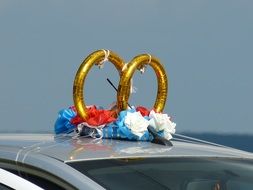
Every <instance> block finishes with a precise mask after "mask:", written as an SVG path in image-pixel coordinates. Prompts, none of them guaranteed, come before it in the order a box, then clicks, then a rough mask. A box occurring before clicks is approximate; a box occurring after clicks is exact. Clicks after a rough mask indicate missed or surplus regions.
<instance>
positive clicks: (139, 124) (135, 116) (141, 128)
mask: <svg viewBox="0 0 253 190" xmlns="http://www.w3.org/2000/svg"><path fill="white" fill-rule="evenodd" d="M124 123H125V125H126V126H127V127H128V128H129V129H130V130H131V132H132V133H133V134H135V135H137V136H139V137H142V136H143V134H144V133H145V131H147V127H148V125H149V121H148V120H146V119H145V118H144V117H143V116H142V115H141V113H140V112H134V113H131V112H127V115H126V117H125V121H124Z"/></svg>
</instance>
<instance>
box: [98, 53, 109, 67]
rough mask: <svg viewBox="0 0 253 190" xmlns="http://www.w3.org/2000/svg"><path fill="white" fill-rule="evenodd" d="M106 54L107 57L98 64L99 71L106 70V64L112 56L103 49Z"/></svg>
mask: <svg viewBox="0 0 253 190" xmlns="http://www.w3.org/2000/svg"><path fill="white" fill-rule="evenodd" d="M102 50H103V52H104V54H105V57H104V59H103V60H102V61H100V62H99V64H98V68H99V69H102V68H104V62H106V61H108V58H109V55H110V50H105V49H102Z"/></svg>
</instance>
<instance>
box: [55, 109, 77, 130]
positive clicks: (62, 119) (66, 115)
mask: <svg viewBox="0 0 253 190" xmlns="http://www.w3.org/2000/svg"><path fill="white" fill-rule="evenodd" d="M75 116H76V112H74V111H73V110H72V109H71V108H68V109H63V110H61V111H59V113H58V118H57V120H56V122H55V124H54V132H55V134H60V133H68V132H71V131H73V129H74V128H75V126H74V125H73V124H71V119H72V118H74V117H75Z"/></svg>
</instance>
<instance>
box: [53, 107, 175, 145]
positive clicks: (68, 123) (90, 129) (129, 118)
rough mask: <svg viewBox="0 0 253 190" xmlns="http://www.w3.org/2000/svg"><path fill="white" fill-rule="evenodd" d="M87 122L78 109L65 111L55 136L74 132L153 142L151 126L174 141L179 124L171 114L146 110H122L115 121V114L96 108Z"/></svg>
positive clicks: (98, 136) (61, 115)
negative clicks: (150, 132) (149, 130)
mask: <svg viewBox="0 0 253 190" xmlns="http://www.w3.org/2000/svg"><path fill="white" fill-rule="evenodd" d="M88 115H89V117H88V118H87V120H82V118H81V117H80V116H79V115H78V114H77V112H76V109H75V107H74V106H72V107H69V108H68V109H63V110H61V111H60V112H59V116H58V118H57V120H56V123H55V133H56V134H60V133H66V132H71V131H73V130H75V131H77V132H78V133H79V134H80V135H82V136H90V137H93V138H112V139H125V140H141V141H151V140H152V138H153V137H152V135H150V134H149V132H148V129H147V127H148V126H152V127H153V128H154V129H155V130H156V131H157V132H158V134H159V135H160V136H162V137H164V138H166V139H167V140H170V139H171V138H172V136H171V134H174V133H175V127H176V124H175V123H173V122H172V121H171V119H170V117H169V116H168V115H167V114H163V113H156V112H155V111H154V110H151V111H150V110H148V109H146V108H145V107H140V106H139V107H137V108H132V109H128V110H124V111H121V112H120V113H119V115H118V117H117V118H115V117H114V116H113V115H114V111H112V110H104V109H102V108H101V107H99V108H97V107H96V106H95V105H93V106H89V107H88Z"/></svg>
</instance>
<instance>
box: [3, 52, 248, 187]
mask: <svg viewBox="0 0 253 190" xmlns="http://www.w3.org/2000/svg"><path fill="white" fill-rule="evenodd" d="M107 62H111V63H112V64H113V65H114V66H115V68H116V69H117V71H118V74H119V78H120V80H119V84H118V87H117V86H115V84H112V82H111V81H110V79H107V80H108V82H109V83H110V84H111V85H112V87H113V88H114V89H115V90H116V92H117V99H116V101H117V103H116V104H115V105H114V106H111V107H110V108H107V109H104V108H102V107H101V106H99V105H86V104H85V101H84V89H83V87H84V84H85V79H86V77H87V75H88V72H89V71H90V69H91V68H92V67H93V66H98V67H100V68H102V67H103V64H105V63H107ZM146 67H151V68H152V69H153V70H154V72H155V74H156V77H157V84H158V88H157V95H156V101H155V103H154V105H153V107H152V108H151V109H149V108H146V107H144V106H136V105H130V104H129V102H128V100H129V97H130V95H131V91H132V78H133V75H134V73H135V71H137V70H139V71H140V72H142V73H144V71H145V69H146ZM167 92H168V79H167V74H166V71H165V69H164V67H163V65H162V64H161V63H160V61H159V60H158V59H157V58H156V57H155V56H153V55H150V54H141V55H138V56H136V57H134V58H133V59H132V60H131V61H130V62H129V63H125V61H124V60H123V59H122V58H121V57H120V56H119V55H117V54H116V53H115V52H113V51H110V50H97V51H95V52H93V53H91V54H90V55H89V56H87V58H86V59H85V60H84V61H83V62H82V64H81V65H80V67H79V69H78V71H77V73H76V76H75V80H74V85H73V100H74V104H73V105H69V106H68V107H66V108H65V109H62V110H60V111H59V113H58V117H57V118H56V122H55V126H54V131H55V134H1V135H0V189H4V190H6V189H18V190H26V189H54V190H57V189H60V190H61V189H70V190H72V189H87V190H88V189H112V190H114V189H115V190H118V189H123V190H124V189H138V190H139V189H146V190H148V189H156V190H159V189H168V190H203V189H205V190H238V189H244V190H252V189H253V154H252V153H248V152H245V151H241V150H237V149H233V148H230V147H225V146H222V145H218V144H215V143H211V142H206V141H203V140H199V139H194V138H191V137H187V136H183V135H180V134H177V133H176V124H175V123H174V122H173V121H172V119H171V117H170V116H168V114H166V113H163V110H164V107H165V105H166V99H167Z"/></svg>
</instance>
